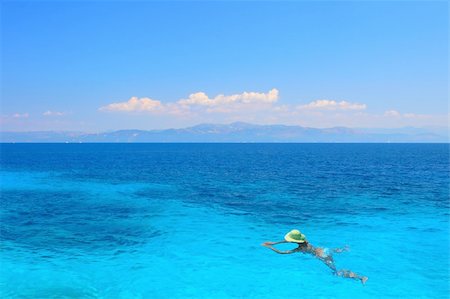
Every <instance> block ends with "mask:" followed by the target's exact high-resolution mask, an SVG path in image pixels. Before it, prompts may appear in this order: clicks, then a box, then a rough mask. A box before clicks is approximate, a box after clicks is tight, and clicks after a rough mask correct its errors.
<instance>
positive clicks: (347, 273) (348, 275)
mask: <svg viewBox="0 0 450 299" xmlns="http://www.w3.org/2000/svg"><path fill="white" fill-rule="evenodd" d="M335 274H336V275H337V276H341V277H346V278H351V279H356V280H361V282H362V283H363V284H365V283H366V281H367V279H369V278H368V277H367V276H361V275H358V274H356V273H355V272H353V271H350V270H339V271H336V272H335Z"/></svg>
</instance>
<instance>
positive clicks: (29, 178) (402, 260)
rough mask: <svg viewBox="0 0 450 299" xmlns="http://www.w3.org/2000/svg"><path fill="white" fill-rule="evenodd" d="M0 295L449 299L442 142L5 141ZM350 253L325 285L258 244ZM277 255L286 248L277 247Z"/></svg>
mask: <svg viewBox="0 0 450 299" xmlns="http://www.w3.org/2000/svg"><path fill="white" fill-rule="evenodd" d="M1 155H2V159H1V166H2V167H1V176H0V178H1V235H0V236H1V252H0V258H1V267H0V297H1V298H287V297H290V298H298V297H302V298H449V294H450V287H449V281H450V274H449V245H450V240H449V215H450V214H449V207H450V206H449V201H450V197H449V189H448V187H449V183H450V180H449V146H448V144H433V145H431V144H421V145H419V144H2V145H1ZM293 228H297V229H300V230H301V231H302V232H303V233H305V234H306V236H307V237H308V239H309V241H310V242H311V243H312V244H314V245H317V246H324V247H327V248H334V247H339V246H343V245H346V244H348V245H349V246H350V249H351V251H350V252H346V253H342V254H339V255H335V262H336V265H337V267H338V268H339V269H351V270H353V271H355V272H357V273H360V274H363V275H367V276H368V277H369V280H368V282H367V283H366V285H365V286H363V285H362V284H361V283H359V282H357V281H354V280H350V279H344V278H340V277H336V276H334V275H332V273H331V272H330V270H329V269H328V268H327V267H326V266H324V265H323V264H322V263H321V262H320V261H318V260H316V259H314V258H312V257H310V256H306V255H302V254H292V255H278V254H276V253H274V252H272V251H270V250H268V249H266V248H264V247H262V246H260V244H261V243H262V242H264V241H278V240H281V239H282V238H283V236H284V234H285V233H286V232H288V231H289V230H291V229H293ZM285 248H286V247H285Z"/></svg>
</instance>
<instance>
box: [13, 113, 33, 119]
mask: <svg viewBox="0 0 450 299" xmlns="http://www.w3.org/2000/svg"><path fill="white" fill-rule="evenodd" d="M29 116H30V114H28V113H27V112H26V113H14V114H13V115H12V117H13V118H28V117H29Z"/></svg>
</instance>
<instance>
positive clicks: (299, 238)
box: [262, 229, 368, 284]
mask: <svg viewBox="0 0 450 299" xmlns="http://www.w3.org/2000/svg"><path fill="white" fill-rule="evenodd" d="M282 243H296V244H297V245H298V247H297V248H294V249H291V250H278V249H276V248H275V247H273V245H277V244H282ZM262 246H264V247H267V248H270V249H272V250H273V251H275V252H276V253H279V254H290V253H295V252H301V253H308V254H311V255H313V256H314V257H316V258H318V259H319V260H321V261H322V262H324V263H325V265H327V266H328V267H329V268H330V269H331V270H332V271H333V274H334V275H337V276H341V277H346V278H352V279H356V280H360V281H361V282H362V283H363V284H365V283H366V281H367V279H368V277H367V276H361V275H358V274H356V273H355V272H352V271H350V270H337V269H336V266H335V265H334V260H333V256H332V255H331V253H330V252H328V250H327V249H324V248H320V247H314V246H313V245H311V244H310V243H309V242H308V240H306V237H305V235H304V234H302V233H301V232H300V231H298V230H296V229H294V230H291V231H290V232H289V233H287V234H286V236H284V240H283V241H279V242H264V243H263V244H262ZM348 250H349V249H348V246H345V247H344V248H335V249H333V250H331V252H334V253H341V252H345V251H348Z"/></svg>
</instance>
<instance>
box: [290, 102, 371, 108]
mask: <svg viewBox="0 0 450 299" xmlns="http://www.w3.org/2000/svg"><path fill="white" fill-rule="evenodd" d="M366 108H367V105H366V104H359V103H350V102H347V101H340V102H337V101H334V100H316V101H313V102H310V103H308V104H306V105H300V106H298V109H317V110H365V109H366Z"/></svg>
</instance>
